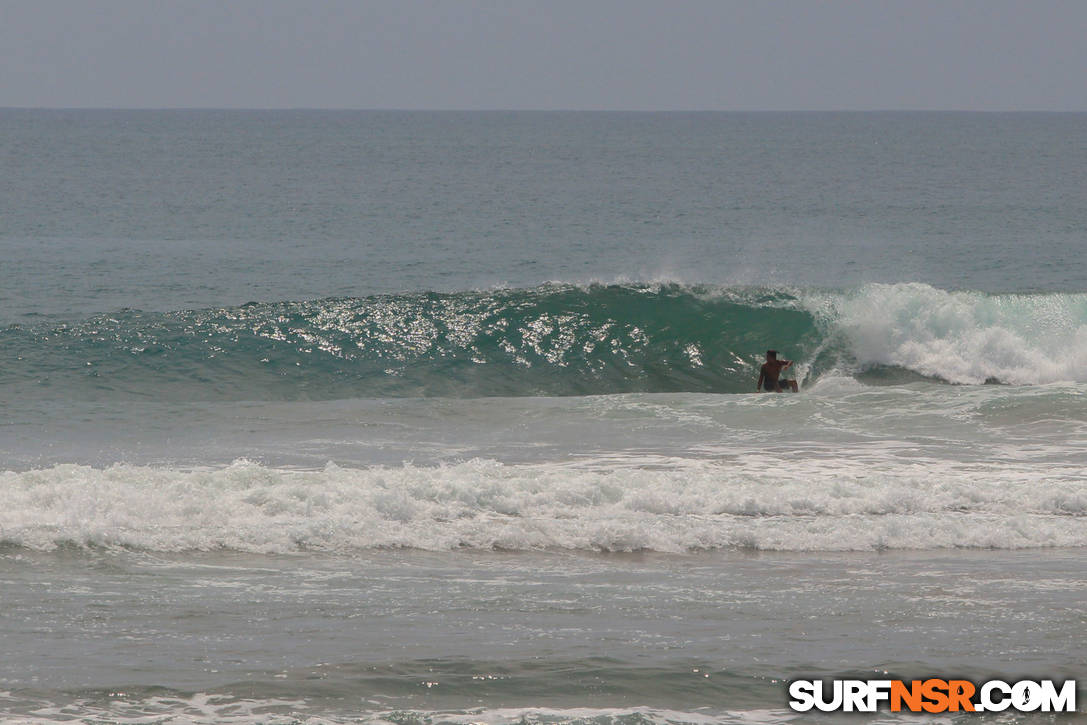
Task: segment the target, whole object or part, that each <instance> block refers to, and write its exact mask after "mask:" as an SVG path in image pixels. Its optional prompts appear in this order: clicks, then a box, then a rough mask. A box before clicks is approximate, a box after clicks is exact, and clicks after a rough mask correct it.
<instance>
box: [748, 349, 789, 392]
mask: <svg viewBox="0 0 1087 725" xmlns="http://www.w3.org/2000/svg"><path fill="white" fill-rule="evenodd" d="M792 364H793V361H792V360H778V351H777V350H767V351H766V362H765V363H763V366H762V370H760V371H759V382H757V383H756V384H755V392H757V393H761V392H762V390H763V388H765V389H766V392H768V393H782V392H785V389H784V388H783V387H782V386H783V385H787V386H789V389H790V390H792V391H793V392H794V393H796V392H799V391H800V387H799V386H798V385H797V384H796V381H795V380H781V379H780V378H781V371H782V370H784V369H785V368H787V367H790V366H791V365H792Z"/></svg>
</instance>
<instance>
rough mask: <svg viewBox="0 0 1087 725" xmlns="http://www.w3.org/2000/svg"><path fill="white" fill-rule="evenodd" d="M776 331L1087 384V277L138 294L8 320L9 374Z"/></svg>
mask: <svg viewBox="0 0 1087 725" xmlns="http://www.w3.org/2000/svg"><path fill="white" fill-rule="evenodd" d="M767 347H778V348H780V349H781V351H782V353H783V354H784V355H785V356H787V357H789V358H792V359H795V360H797V361H798V362H799V365H798V367H797V372H798V373H799V376H800V378H801V380H802V382H803V381H805V380H811V379H813V378H815V377H818V376H820V375H822V374H825V373H827V372H831V371H833V372H835V373H836V374H842V373H845V374H848V375H854V376H857V377H859V379H861V380H863V381H871V382H882V383H901V382H913V381H918V380H930V381H944V382H951V383H959V384H981V383H985V382H1000V383H1010V384H1035V383H1048V382H1057V381H1074V382H1084V381H1087V294H1036V295H991V294H985V293H981V292H969V291H961V292H949V291H945V290H940V289H936V288H933V287H930V286H928V285H924V284H894V285H878V284H873V285H865V286H863V287H860V288H856V289H852V290H844V291H825V290H796V289H765V288H728V287H713V286H708V285H701V286H699V285H695V286H690V285H681V284H612V285H589V286H575V285H565V284H549V285H543V286H540V287H535V288H531V289H499V290H490V291H473V292H460V293H434V292H423V293H405V294H397V295H385V296H373V297H364V298H343V299H325V300H316V301H308V302H269V303H250V304H246V305H242V306H240V307H233V308H221V309H206V310H194V311H178V312H168V313H151V312H139V311H134V310H125V311H121V312H118V313H115V314H111V315H101V316H97V317H94V318H91V319H88V320H85V321H81V322H76V323H70V324H51V325H37V326H20V325H13V326H10V327H8V328H6V329H3V330H0V386H3V387H6V388H8V389H9V390H15V391H17V392H18V394H19V395H26V396H29V397H33V398H41V397H57V398H66V399H81V400H86V399H107V398H108V399H114V400H115V399H117V398H119V397H120V398H124V397H133V398H147V399H165V400H222V399H230V400H297V399H338V398H365V397H372V398H381V397H408V396H410V397H431V396H446V397H477V396H491V395H503V396H523V395H549V396H550V395H589V394H608V393H624V392H679V391H686V392H707V393H735V392H747V391H749V390H751V388H752V381H753V380H754V377H755V376H756V375H757V372H758V366H759V364H760V363H761V361H762V352H763V351H764V350H765V349H766V348H767ZM13 397H15V396H13Z"/></svg>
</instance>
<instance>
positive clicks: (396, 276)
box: [0, 109, 1087, 725]
mask: <svg viewBox="0 0 1087 725" xmlns="http://www.w3.org/2000/svg"><path fill="white" fill-rule="evenodd" d="M1085 118H1087V117H1085V116H1083V115H1081V114H1038V115H1035V114H982V115H976V114H898V113H888V114H789V113H783V114H775V113H769V114H625V113H618V114H578V113H555V114H533V113H527V114H506V113H414V112H388V113H382V112H373V113H370V112H360V113H355V112H342V113H337V112H328V113H325V112H308V111H299V112H290V113H280V112H256V111H254V112H225V111H224V112H219V111H192V112H189V111H176V112H175V111H162V112H153V111H18V110H4V109H0V140H3V141H5V142H7V143H8V144H9V147H10V148H11V149H15V150H16V152H14V153H12V154H10V155H9V156H8V157H6V159H7V164H8V167H6V172H7V173H6V174H4V175H3V176H2V178H0V202H3V203H2V204H0V208H2V209H3V210H4V213H3V217H2V220H0V221H2V223H0V652H3V653H4V657H0V720H3V721H5V722H19V723H23V722H29V723H59V722H73V721H83V722H103V723H104V722H110V723H148V722H155V723H170V724H171V725H172V724H174V723H177V724H178V725H180V724H181V723H220V722H233V723H241V724H245V725H255V724H256V723H274V724H275V725H281V724H282V725H286V724H287V723H291V724H292V725H293V724H297V723H306V724H312V725H318V724H324V723H349V722H354V723H357V722H364V723H382V724H385V723H397V724H402V725H408V724H412V725H414V724H417V723H427V724H428V725H430V724H437V723H478V722H485V723H493V724H494V725H505V724H506V723H510V724H512V723H585V724H586V725H588V724H591V725H613V724H614V725H619V724H623V725H631V724H634V723H637V724H639V725H640V724H643V723H644V724H647V725H648V724H652V725H663V724H664V723H699V724H702V723H715V722H727V723H752V724H753V723H759V724H760V725H766V724H769V723H773V724H784V723H794V722H806V721H807V716H804V717H800V716H798V714H797V713H793V712H792V711H790V710H789V709H788V706H787V698H786V688H787V683H788V682H789V681H791V680H794V679H812V678H841V677H855V678H872V677H876V678H903V679H911V678H914V677H917V678H928V677H940V676H945V677H956V678H958V677H966V678H972V679H974V680H975V681H981V680H986V679H992V678H1000V679H1004V680H1008V681H1014V680H1016V679H1023V678H1035V679H1037V678H1040V677H1051V678H1055V679H1064V678H1067V679H1078V680H1080V681H1081V691H1080V696H1079V697H1080V701H1081V702H1087V695H1084V694H1083V692H1082V682H1083V681H1085V680H1084V678H1085V677H1087V675H1085V672H1084V668H1083V656H1082V655H1083V652H1084V651H1087V641H1085V640H1084V627H1083V622H1084V616H1085V615H1084V605H1083V602H1084V601H1087V588H1085V587H1087V557H1085V556H1084V552H1085V551H1087V266H1085V265H1084V259H1085V258H1084V255H1083V239H1084V236H1083V235H1084V230H1087V210H1085V207H1084V205H1083V204H1082V199H1083V198H1087V196H1085V194H1084V189H1085V188H1087V186H1085V183H1087V182H1085V179H1084V169H1087V147H1084V146H1083V144H1082V142H1081V140H1082V138H1084V135H1083V131H1084V123H1085ZM1055 149H1059V150H1060V152H1059V153H1058V152H1056V151H1055ZM783 260H788V263H786V262H785V261H783ZM768 348H773V349H777V350H779V351H780V352H781V354H782V355H783V356H784V357H786V358H788V359H791V360H794V361H795V363H796V364H795V367H793V368H790V370H789V374H790V375H793V374H795V376H796V378H797V379H798V381H799V383H800V390H801V392H800V393H799V394H795V395H794V394H769V393H761V394H756V393H755V382H756V379H757V377H758V372H759V367H760V365H761V363H762V362H763V359H764V355H765V352H766V350H767V349H768ZM914 719H915V718H911V717H906V716H902V715H901V714H900V713H890V712H884V713H880V714H879V715H878V716H877V717H876V718H874V721H878V722H888V723H897V722H912V721H914ZM945 719H946V720H947V721H948V722H951V723H960V722H963V723H965V722H966V721H967V720H969V721H970V722H971V723H974V722H1000V723H1018V722H1037V721H1038V720H1037V718H1034V717H1033V716H1030V715H1022V716H1020V715H1012V714H1009V713H1005V714H1004V715H1002V716H995V717H994V716H983V717H980V718H974V717H969V718H966V717H961V716H954V715H952V716H950V717H947V718H945Z"/></svg>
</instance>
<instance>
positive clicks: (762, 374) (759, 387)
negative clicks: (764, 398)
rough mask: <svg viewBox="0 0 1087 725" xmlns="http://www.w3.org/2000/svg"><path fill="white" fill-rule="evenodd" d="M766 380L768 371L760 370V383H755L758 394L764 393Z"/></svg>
mask: <svg viewBox="0 0 1087 725" xmlns="http://www.w3.org/2000/svg"><path fill="white" fill-rule="evenodd" d="M765 379H766V371H765V370H760V371H759V382H757V383H755V392H756V393H761V392H762V381H763V380H765Z"/></svg>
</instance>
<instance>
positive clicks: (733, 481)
mask: <svg viewBox="0 0 1087 725" xmlns="http://www.w3.org/2000/svg"><path fill="white" fill-rule="evenodd" d="M0 540H2V541H4V542H6V543H7V544H8V545H17V546H22V547H28V548H31V549H37V550H50V549H55V548H57V547H62V546H69V545H75V546H80V547H82V546H102V547H131V548H137V549H143V550H150V551H186V550H213V549H229V550H239V551H246V552H260V553H286V552H293V551H305V550H318V551H330V552H350V551H357V550H360V549H369V548H386V547H388V548H394V547H412V548H418V549H425V550H436V551H442V550H452V549H457V548H472V549H510V550H529V549H551V548H554V549H568V550H586V551H633V550H654V551H663V552H684V551H692V550H707V549H722V548H737V547H739V548H751V549H765V550H787V551H809V550H811V551H831V550H838V551H841V550H871V549H885V548H886V549H929V548H949V547H989V548H1000V549H1004V548H1022V547H1079V546H1087V478H1085V477H1084V474H1083V471H1082V470H1080V469H1072V468H1071V467H1069V466H1060V465H1053V464H1050V465H1047V466H1045V467H1044V468H1038V467H1036V466H1032V465H1030V464H1028V463H991V464H985V463H957V462H953V461H941V460H926V459H917V460H903V459H898V458H893V457H888V456H882V457H871V458H866V457H864V456H861V455H858V456H856V457H855V458H852V459H841V458H835V459H831V458H824V459H805V458H778V457H773V456H765V455H758V454H746V455H742V456H739V457H736V458H733V459H730V460H727V461H722V460H688V459H678V460H664V459H661V460H659V461H657V463H656V465H653V466H646V465H645V462H644V461H642V462H638V463H637V464H636V465H634V462H626V463H624V462H623V461H622V460H618V461H616V460H611V461H607V462H604V461H596V462H585V463H581V464H576V465H575V464H556V463H549V464H536V465H503V464H501V463H498V462H495V461H492V460H472V461H468V462H464V463H460V464H456V465H446V466H437V467H423V466H411V465H406V466H403V467H371V468H360V469H356V468H341V467H338V466H336V465H334V464H329V465H328V466H326V467H325V468H324V469H323V470H318V471H292V470H280V469H274V468H267V467H264V466H261V465H258V464H255V463H251V462H246V461H237V462H235V463H234V464H232V465H230V466H227V467H223V468H219V469H214V470H196V471H179V470H172V469H167V468H154V467H141V466H130V465H117V466H112V467H109V468H106V469H96V468H91V467H87V466H79V465H60V466H56V467H53V468H48V469H42V470H34V471H27V472H21V473H16V472H8V473H4V474H0Z"/></svg>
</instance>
